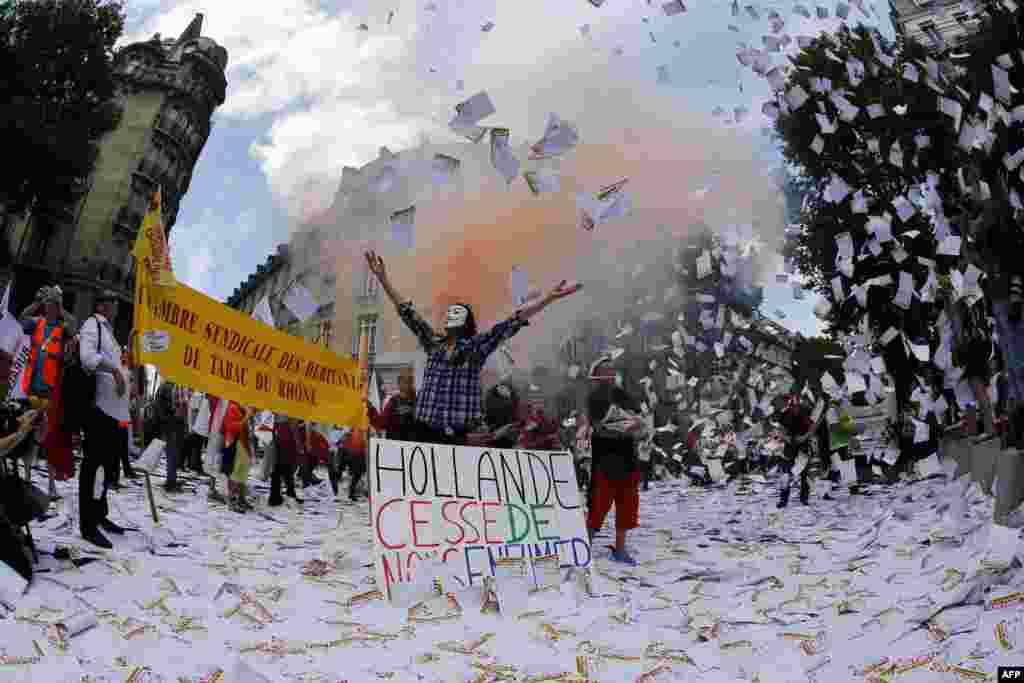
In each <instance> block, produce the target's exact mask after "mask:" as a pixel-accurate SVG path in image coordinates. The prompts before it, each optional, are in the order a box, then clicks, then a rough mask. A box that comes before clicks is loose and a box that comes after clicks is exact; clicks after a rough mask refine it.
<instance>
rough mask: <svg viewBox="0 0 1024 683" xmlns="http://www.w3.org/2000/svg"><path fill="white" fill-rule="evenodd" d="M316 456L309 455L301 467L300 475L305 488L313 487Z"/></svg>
mask: <svg viewBox="0 0 1024 683" xmlns="http://www.w3.org/2000/svg"><path fill="white" fill-rule="evenodd" d="M313 459H314V456H313V455H307V456H306V459H305V460H304V461H303V463H302V465H301V466H300V467H299V475H300V476H301V477H302V485H303V486H312V485H313V468H314V467H315V464H314V462H313Z"/></svg>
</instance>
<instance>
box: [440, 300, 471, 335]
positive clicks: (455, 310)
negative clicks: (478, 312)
mask: <svg viewBox="0 0 1024 683" xmlns="http://www.w3.org/2000/svg"><path fill="white" fill-rule="evenodd" d="M467 319H469V309H468V308H466V307H465V306H459V305H455V306H449V307H448V317H447V319H446V320H445V327H446V328H447V329H449V330H451V329H454V328H456V327H462V326H463V325H465V324H466V320H467Z"/></svg>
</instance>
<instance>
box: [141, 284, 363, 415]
mask: <svg viewBox="0 0 1024 683" xmlns="http://www.w3.org/2000/svg"><path fill="white" fill-rule="evenodd" d="M147 275H148V273H147V272H146V271H145V270H144V268H137V269H136V279H137V280H138V281H139V282H138V284H137V286H136V295H137V300H136V307H135V311H136V316H135V330H136V334H137V337H136V340H135V342H136V348H137V349H138V358H139V361H140V362H142V363H150V364H152V365H156V366H157V367H158V368H160V372H161V374H162V375H163V376H164V377H165V378H167V379H168V380H170V381H172V382H175V383H178V384H182V385H184V386H187V387H192V388H193V389H197V390H199V391H203V392H206V393H208V394H211V395H213V396H219V397H221V398H226V399H230V400H232V401H237V402H238V403H239V404H241V405H243V406H252V407H254V408H258V409H260V410H269V411H272V412H275V413H279V414H281V415H288V416H290V417H297V418H302V419H306V420H311V421H313V422H323V423H327V424H337V425H345V426H348V427H352V428H355V429H359V428H365V427H366V425H367V419H366V399H365V396H366V390H365V388H364V387H363V382H362V381H360V373H359V364H358V362H357V361H354V360H347V359H344V358H341V357H340V356H338V355H337V354H334V353H331V352H330V351H328V350H326V349H324V348H323V347H321V346H317V345H314V344H310V343H308V342H306V341H303V340H302V339H299V338H297V337H293V336H291V335H289V334H286V333H284V332H280V331H278V330H275V329H274V328H272V327H269V326H268V325H265V324H264V323H261V322H259V321H258V320H254V319H253V318H250V317H249V316H247V315H245V314H244V313H241V312H239V311H236V310H235V309H233V308H229V307H227V306H225V305H224V304H221V303H219V302H217V301H215V300H213V299H211V298H210V297H208V296H206V295H204V294H202V293H201V292H197V291H196V290H194V289H192V288H190V287H187V286H185V285H183V284H181V283H178V284H176V285H175V286H174V287H150V286H147V285H146V280H147V279H148V278H147ZM139 304H141V305H139Z"/></svg>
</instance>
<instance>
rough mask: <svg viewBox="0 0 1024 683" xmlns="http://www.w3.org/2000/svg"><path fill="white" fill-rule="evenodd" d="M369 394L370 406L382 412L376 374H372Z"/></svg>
mask: <svg viewBox="0 0 1024 683" xmlns="http://www.w3.org/2000/svg"><path fill="white" fill-rule="evenodd" d="M369 393H370V396H369V400H370V405H371V406H373V407H374V409H375V410H376V411H377V412H380V410H381V406H380V385H379V384H378V380H377V373H376V372H372V373H370V389H369Z"/></svg>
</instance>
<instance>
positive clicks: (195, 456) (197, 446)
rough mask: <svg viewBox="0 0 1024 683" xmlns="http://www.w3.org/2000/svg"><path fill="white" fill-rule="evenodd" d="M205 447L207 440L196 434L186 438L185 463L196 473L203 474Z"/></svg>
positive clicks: (193, 433)
mask: <svg viewBox="0 0 1024 683" xmlns="http://www.w3.org/2000/svg"><path fill="white" fill-rule="evenodd" d="M205 445H206V439H205V438H204V437H203V436H201V435H199V434H196V433H195V432H192V433H190V434H189V435H188V436H187V437H185V453H186V460H185V462H186V463H187V466H188V467H190V468H191V469H193V470H195V471H196V472H201V471H202V470H203V450H204V448H203V447H204V446H205Z"/></svg>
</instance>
